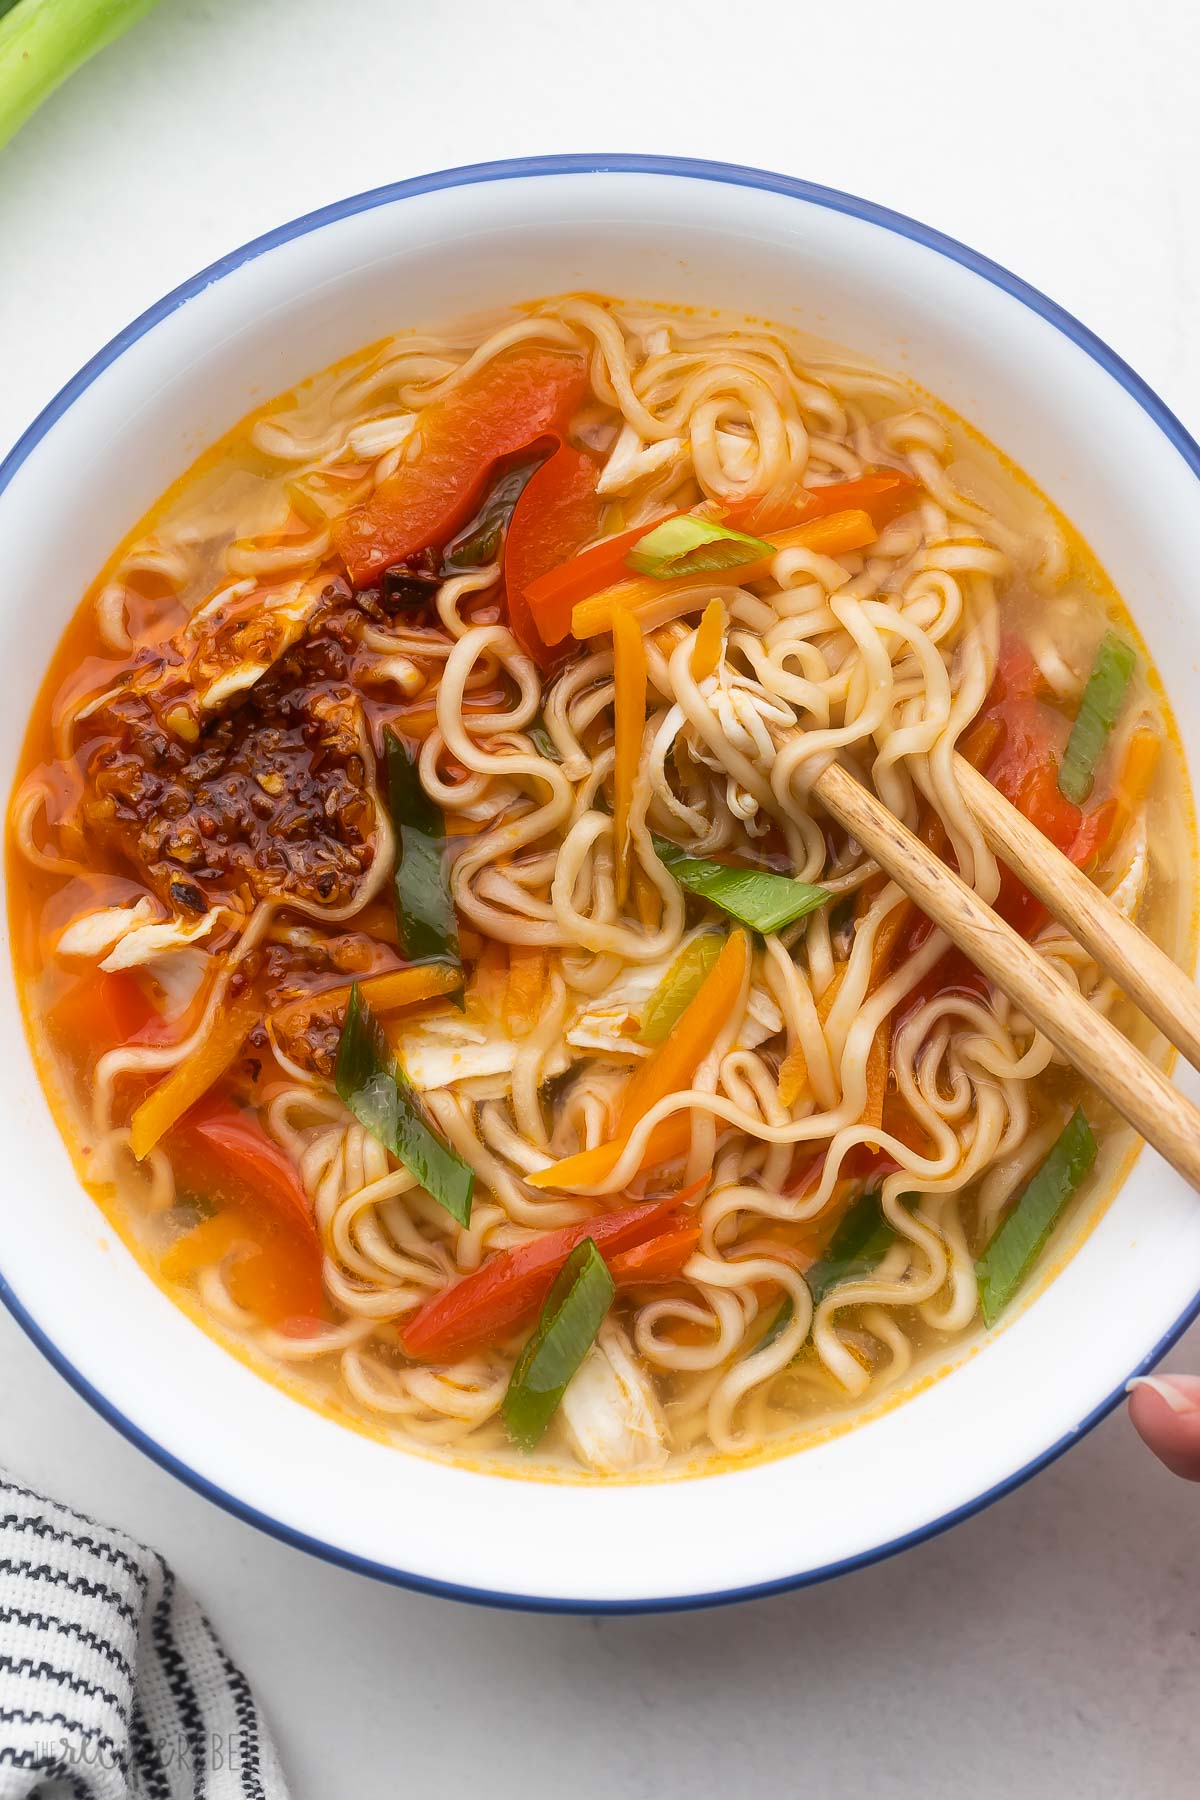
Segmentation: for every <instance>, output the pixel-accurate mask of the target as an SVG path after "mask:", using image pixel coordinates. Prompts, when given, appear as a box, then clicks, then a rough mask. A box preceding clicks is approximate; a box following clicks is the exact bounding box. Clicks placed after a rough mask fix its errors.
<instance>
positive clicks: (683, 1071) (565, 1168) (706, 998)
mask: <svg viewBox="0 0 1200 1800" xmlns="http://www.w3.org/2000/svg"><path fill="white" fill-rule="evenodd" d="M749 969H750V940H749V938H748V937H747V936H746V933H745V932H744V931H734V932H731V933H730V935H729V937H728V938H726V940H725V943H724V944H723V945H722V948H721V954H720V955H719V956H718V957H717V960H716V962H715V963H714V964H713V966H712V968H711V969H710V970H709V972H708V974H707V975H706V976H705V978H704V980H703V982H702V983H701V985H700V988H699V990H698V992H697V993H696V995H695V998H694V999H693V1000H691V1001H690V1002H689V1004H688V1005H687V1006H686V1007H685V1009H684V1011H683V1013H682V1015H681V1016H680V1020H679V1023H678V1025H677V1026H676V1028H675V1030H674V1031H673V1032H671V1034H670V1036H669V1037H668V1038H666V1040H665V1041H664V1042H663V1043H661V1044H660V1045H659V1046H658V1048H657V1050H655V1051H654V1052H653V1054H652V1055H651V1056H649V1057H648V1058H647V1059H646V1061H645V1062H644V1063H640V1064H639V1065H638V1067H637V1068H636V1069H635V1070H634V1072H633V1075H632V1076H631V1077H630V1080H629V1083H628V1085H627V1087H626V1089H625V1092H624V1094H623V1095H622V1097H621V1104H620V1109H619V1111H618V1114H617V1130H616V1135H615V1137H614V1138H613V1139H612V1140H611V1142H609V1143H607V1144H597V1145H596V1146H595V1148H594V1149H591V1150H581V1151H579V1152H578V1153H577V1154H576V1155H574V1156H568V1157H564V1158H563V1160H562V1161H561V1162H556V1163H552V1164H551V1166H550V1167H549V1168H548V1169H539V1170H538V1171H537V1172H536V1173H535V1174H533V1175H530V1176H528V1177H527V1178H526V1179H527V1180H528V1181H529V1183H530V1185H531V1186H532V1187H555V1188H557V1187H566V1188H570V1187H592V1186H594V1184H595V1183H596V1182H598V1181H603V1180H604V1179H605V1177H606V1176H607V1175H608V1174H609V1173H610V1172H611V1170H612V1169H613V1167H614V1166H615V1164H616V1162H617V1160H618V1158H619V1157H620V1154H621V1152H622V1150H623V1149H624V1148H625V1145H626V1144H627V1143H628V1142H629V1136H630V1133H631V1132H632V1131H633V1129H634V1127H635V1125H637V1123H638V1121H639V1120H640V1119H643V1118H645V1116H646V1114H647V1113H648V1112H649V1111H650V1110H651V1108H652V1107H655V1106H657V1105H658V1103H659V1101H660V1100H665V1099H666V1098H667V1096H668V1095H669V1094H676V1093H679V1092H680V1090H681V1089H685V1088H687V1087H688V1085H689V1084H690V1082H691V1079H692V1076H693V1075H694V1074H695V1072H696V1070H697V1069H698V1068H699V1066H700V1064H701V1063H702V1062H703V1061H704V1058H705V1057H706V1056H707V1055H708V1053H709V1051H710V1050H711V1049H712V1047H713V1044H714V1042H715V1041H716V1038H717V1037H718V1035H719V1034H720V1032H721V1030H722V1028H723V1027H724V1026H725V1025H726V1024H728V1022H729V1017H730V1014H731V1013H732V1012H733V1009H734V1007H735V1006H736V1005H737V1004H738V1002H739V1000H740V999H741V996H742V990H743V986H744V984H745V981H746V976H747V974H748V973H749ZM670 1123H671V1121H670V1120H664V1122H663V1125H662V1126H660V1127H659V1128H658V1130H656V1131H655V1132H654V1134H653V1136H652V1138H651V1144H653V1142H654V1139H655V1138H657V1137H658V1135H659V1131H662V1130H664V1129H665V1127H666V1126H667V1125H668V1124H670ZM674 1129H675V1131H676V1132H680V1133H682V1130H683V1127H681V1126H676V1127H675V1128H674ZM688 1130H689V1132H690V1127H688ZM685 1141H686V1140H685ZM659 1160H666V1159H665V1158H663V1157H661V1155H660V1157H659ZM644 1162H645V1165H646V1166H647V1167H649V1166H650V1151H649V1149H648V1150H647V1155H646V1157H645V1159H644Z"/></svg>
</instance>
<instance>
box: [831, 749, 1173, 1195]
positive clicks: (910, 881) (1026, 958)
mask: <svg viewBox="0 0 1200 1800" xmlns="http://www.w3.org/2000/svg"><path fill="white" fill-rule="evenodd" d="M813 793H814V794H815V796H816V798H817V799H819V800H820V801H821V803H822V805H823V806H824V807H825V809H826V811H827V812H829V813H830V814H831V815H832V816H833V817H834V818H835V819H837V821H838V822H839V824H841V825H842V826H844V827H845V829H846V830H847V831H848V832H850V834H851V835H852V836H853V837H854V838H855V839H857V841H858V842H859V843H860V844H861V845H862V847H863V849H864V850H866V851H867V852H868V854H869V855H871V856H873V857H874V858H875V860H876V862H877V863H878V864H879V866H880V868H882V869H884V870H885V871H886V873H887V874H888V875H890V876H891V878H892V880H893V881H895V882H896V883H897V885H898V886H899V887H901V888H903V889H904V891H905V893H906V894H908V896H909V897H910V899H912V900H915V901H916V903H917V905H918V906H919V907H920V908H921V911H922V912H924V913H926V914H928V916H929V917H930V918H931V919H932V920H933V921H934V923H935V924H936V925H939V926H940V927H941V928H942V930H943V931H944V932H945V933H946V935H947V936H948V937H949V938H950V940H951V941H952V942H953V943H954V944H956V945H957V946H958V948H959V949H960V950H962V951H964V952H965V954H966V955H967V956H968V957H970V959H971V961H972V962H973V963H974V964H975V966H976V967H977V968H978V969H981V970H982V971H983V973H984V974H985V975H986V976H987V977H988V979H989V980H991V981H993V982H995V984H996V986H997V987H998V988H1000V989H1001V990H1002V991H1003V992H1004V993H1005V994H1007V995H1008V997H1009V999H1010V1000H1013V1001H1014V1002H1015V1003H1016V1004H1017V1005H1018V1006H1019V1007H1020V1008H1021V1010H1022V1011H1023V1012H1024V1013H1025V1014H1026V1015H1027V1016H1028V1017H1029V1018H1030V1019H1031V1020H1032V1021H1033V1023H1034V1024H1035V1025H1036V1026H1037V1027H1038V1029H1039V1030H1040V1031H1041V1032H1043V1033H1044V1035H1045V1036H1046V1037H1047V1038H1049V1040H1050V1042H1051V1043H1052V1044H1053V1045H1054V1047H1055V1048H1056V1049H1057V1050H1059V1051H1061V1053H1062V1054H1063V1055H1064V1056H1065V1057H1066V1058H1067V1059H1068V1060H1069V1061H1070V1062H1071V1063H1072V1064H1073V1065H1074V1067H1075V1068H1076V1069H1078V1071H1079V1073H1080V1074H1081V1075H1083V1076H1084V1077H1085V1078H1086V1079H1087V1080H1088V1081H1090V1082H1091V1083H1092V1085H1093V1087H1095V1088H1097V1089H1098V1090H1099V1092H1100V1093H1101V1094H1103V1095H1104V1097H1105V1099H1106V1100H1108V1101H1109V1103H1110V1104H1111V1105H1112V1106H1114V1107H1115V1108H1116V1110H1117V1111H1118V1112H1119V1113H1120V1114H1121V1116H1122V1118H1124V1119H1127V1120H1128V1122H1129V1123H1130V1124H1131V1125H1132V1126H1133V1127H1134V1129H1135V1131H1138V1132H1140V1133H1141V1135H1142V1137H1144V1138H1145V1139H1146V1142H1147V1143H1149V1144H1153V1146H1154V1148H1155V1149H1156V1150H1157V1151H1159V1153H1160V1154H1161V1155H1162V1156H1164V1157H1165V1158H1166V1159H1167V1161H1168V1162H1169V1163H1170V1164H1171V1165H1172V1167H1173V1168H1175V1169H1177V1170H1178V1171H1179V1173H1180V1174H1181V1175H1182V1176H1183V1177H1184V1178H1185V1179H1186V1180H1187V1181H1189V1182H1190V1183H1191V1184H1192V1186H1193V1187H1194V1188H1196V1189H1198V1190H1200V1111H1197V1109H1196V1107H1194V1106H1193V1105H1192V1103H1191V1101H1190V1100H1188V1099H1186V1098H1185V1096H1184V1095H1183V1094H1180V1093H1178V1092H1177V1091H1176V1089H1175V1088H1173V1087H1172V1086H1171V1083H1170V1082H1169V1081H1168V1080H1167V1078H1166V1076H1165V1075H1164V1074H1163V1073H1162V1070H1161V1069H1156V1068H1155V1066H1154V1064H1153V1063H1152V1062H1150V1060H1149V1059H1148V1058H1147V1057H1145V1056H1143V1054H1142V1052H1141V1051H1140V1050H1139V1049H1137V1048H1136V1046H1135V1045H1133V1044H1131V1043H1130V1042H1129V1040H1128V1039H1127V1038H1125V1037H1123V1036H1122V1035H1121V1033H1120V1032H1119V1031H1118V1030H1117V1028H1116V1026H1115V1025H1113V1024H1112V1023H1111V1022H1110V1021H1109V1020H1108V1019H1106V1018H1105V1017H1104V1015H1103V1014H1102V1013H1099V1012H1097V1011H1096V1010H1095V1009H1094V1008H1093V1007H1092V1006H1090V1005H1089V1003H1088V1002H1087V1001H1086V1000H1085V999H1084V998H1083V995H1082V994H1081V993H1080V992H1079V990H1078V989H1077V988H1075V987H1072V985H1071V983H1070V982H1069V981H1067V980H1066V979H1065V978H1064V977H1063V976H1062V975H1060V974H1059V973H1058V971H1057V970H1056V969H1055V968H1053V967H1052V966H1051V965H1050V964H1049V963H1048V962H1046V961H1045V959H1044V958H1042V957H1040V956H1039V955H1038V954H1037V952H1036V951H1035V950H1033V949H1031V948H1030V946H1029V945H1028V944H1027V943H1026V942H1025V940H1024V938H1022V937H1021V936H1019V935H1018V933H1017V932H1015V931H1014V930H1013V929H1012V926H1011V925H1008V924H1006V922H1005V921H1004V920H1003V919H1001V918H1000V917H999V915H998V914H996V913H994V912H993V911H992V909H991V907H990V906H988V905H987V903H986V901H983V900H981V899H980V898H979V896H978V894H976V893H975V891H974V889H972V888H969V887H968V886H967V885H966V883H965V882H964V881H963V880H962V879H961V878H960V877H959V876H958V875H957V874H955V872H954V870H953V869H950V868H948V867H947V866H946V864H945V863H943V862H941V861H940V860H939V859H938V858H937V857H936V856H934V854H933V852H932V851H931V850H929V849H927V848H926V846H925V845H924V844H923V843H921V841H920V839H919V838H916V837H914V836H913V834H912V832H911V831H909V830H908V828H907V827H906V826H905V825H903V824H901V822H900V820H899V819H897V818H896V817H895V815H894V814H892V813H890V812H889V811H888V809H887V807H886V806H884V805H883V803H882V801H880V800H877V799H876V797H875V795H874V794H872V793H869V792H868V791H867V789H866V788H865V787H863V786H862V784H861V783H860V782H858V781H856V780H855V779H854V777H853V775H851V774H849V773H848V772H847V770H845V769H843V768H842V767H841V765H840V764H839V763H831V764H830V766H829V767H828V768H827V769H826V770H825V771H824V773H823V774H822V775H821V776H820V777H819V778H818V780H817V781H816V782H815V783H814V784H813ZM997 798H999V796H997ZM981 823H982V821H981ZM985 829H986V828H985ZM1006 855H1007V853H1006ZM1064 860H1065V858H1064ZM1058 902H1059V897H1058V896H1055V910H1056V911H1057V910H1058ZM1138 935H1139V937H1140V935H1141V934H1140V933H1139V934H1138Z"/></svg>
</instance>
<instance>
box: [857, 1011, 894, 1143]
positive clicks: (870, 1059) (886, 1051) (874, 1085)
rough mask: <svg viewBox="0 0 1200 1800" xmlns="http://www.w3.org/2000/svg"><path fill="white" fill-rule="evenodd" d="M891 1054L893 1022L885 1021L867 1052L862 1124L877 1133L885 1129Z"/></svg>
mask: <svg viewBox="0 0 1200 1800" xmlns="http://www.w3.org/2000/svg"><path fill="white" fill-rule="evenodd" d="M891 1053H892V1022H891V1020H890V1019H884V1020H883V1022H882V1023H881V1025H880V1026H879V1028H878V1030H877V1031H876V1033H875V1036H874V1037H873V1038H872V1039H871V1048H870V1050H869V1051H868V1052H867V1104H866V1106H865V1107H864V1108H863V1115H862V1123H863V1124H864V1125H873V1126H874V1127H875V1129H876V1130H877V1131H878V1130H881V1129H882V1127H883V1103H884V1101H885V1100H886V1099H887V1091H888V1065H889V1063H890V1062H891Z"/></svg>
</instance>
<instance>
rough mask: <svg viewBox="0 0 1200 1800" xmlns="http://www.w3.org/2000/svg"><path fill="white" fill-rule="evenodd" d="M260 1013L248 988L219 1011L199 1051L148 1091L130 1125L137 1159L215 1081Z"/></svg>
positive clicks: (260, 1016) (257, 1019)
mask: <svg viewBox="0 0 1200 1800" xmlns="http://www.w3.org/2000/svg"><path fill="white" fill-rule="evenodd" d="M262 1014H263V1009H262V1002H261V1001H260V1000H259V999H258V998H257V997H256V996H255V994H254V993H253V992H251V991H249V990H248V991H247V992H246V993H244V994H243V995H241V997H240V998H239V999H237V1000H235V1001H234V1002H233V1003H232V1005H230V1006H227V1007H225V1008H224V1009H223V1010H222V1011H219V1012H218V1014H217V1017H216V1018H215V1019H214V1021H213V1024H212V1027H211V1029H210V1031H209V1034H208V1036H207V1038H205V1040H204V1042H203V1043H202V1044H201V1046H200V1048H199V1049H198V1050H196V1051H195V1052H194V1053H193V1054H192V1055H191V1056H189V1057H188V1058H187V1059H186V1060H185V1061H184V1062H181V1063H178V1064H177V1065H176V1067H175V1068H173V1069H172V1070H171V1073H170V1074H169V1075H167V1076H166V1077H165V1078H164V1079H163V1080H162V1081H160V1082H159V1084H158V1086H157V1087H155V1088H152V1089H151V1091H150V1093H149V1094H147V1096H146V1098H145V1099H144V1100H143V1101H142V1103H141V1105H140V1106H138V1107H137V1108H136V1110H135V1112H134V1115H133V1119H132V1120H131V1122H130V1128H129V1146H130V1149H131V1150H132V1151H133V1154H134V1156H136V1157H137V1158H138V1160H139V1161H140V1160H141V1158H142V1157H144V1156H148V1155H149V1154H150V1152H151V1150H153V1148H154V1146H155V1144H157V1143H158V1140H159V1139H160V1138H161V1137H162V1136H163V1134H164V1133H165V1132H168V1131H170V1129H171V1127H172V1125H174V1124H175V1123H176V1121H177V1120H179V1119H181V1118H182V1117H183V1115H184V1113H185V1112H187V1111H188V1110H189V1108H190V1107H193V1106H194V1105H195V1104H196V1102H197V1100H199V1099H201V1098H202V1097H203V1096H204V1095H205V1094H206V1093H207V1092H208V1090H209V1088H211V1087H212V1086H213V1084H214V1083H215V1082H217V1081H219V1080H220V1078H221V1076H222V1075H223V1074H224V1073H225V1071H226V1069H227V1068H228V1067H229V1065H230V1063H231V1062H232V1061H233V1059H234V1057H235V1056H236V1055H237V1053H238V1051H239V1050H240V1049H241V1047H242V1045H243V1044H244V1043H245V1041H246V1036H247V1033H248V1032H250V1031H251V1030H252V1028H253V1027H254V1026H255V1025H257V1023H258V1021H259V1020H260V1019H261V1018H262Z"/></svg>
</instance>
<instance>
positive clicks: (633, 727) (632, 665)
mask: <svg viewBox="0 0 1200 1800" xmlns="http://www.w3.org/2000/svg"><path fill="white" fill-rule="evenodd" d="M612 632H613V678H614V686H615V697H614V700H613V722H614V736H615V740H616V763H615V765H614V769H613V858H614V863H615V868H614V881H615V886H616V893H617V905H618V906H623V905H624V904H625V898H626V895H627V894H628V893H629V863H630V855H629V817H630V813H631V811H632V809H633V788H634V783H635V782H636V780H637V772H638V763H639V762H640V761H641V755H642V735H643V733H644V731H645V729H646V644H645V640H644V639H643V637H642V631H641V627H640V625H639V624H638V622H637V620H636V619H635V618H634V616H633V614H632V613H630V612H626V611H625V610H624V608H623V607H618V609H617V610H616V612H614V614H613V622H612Z"/></svg>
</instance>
